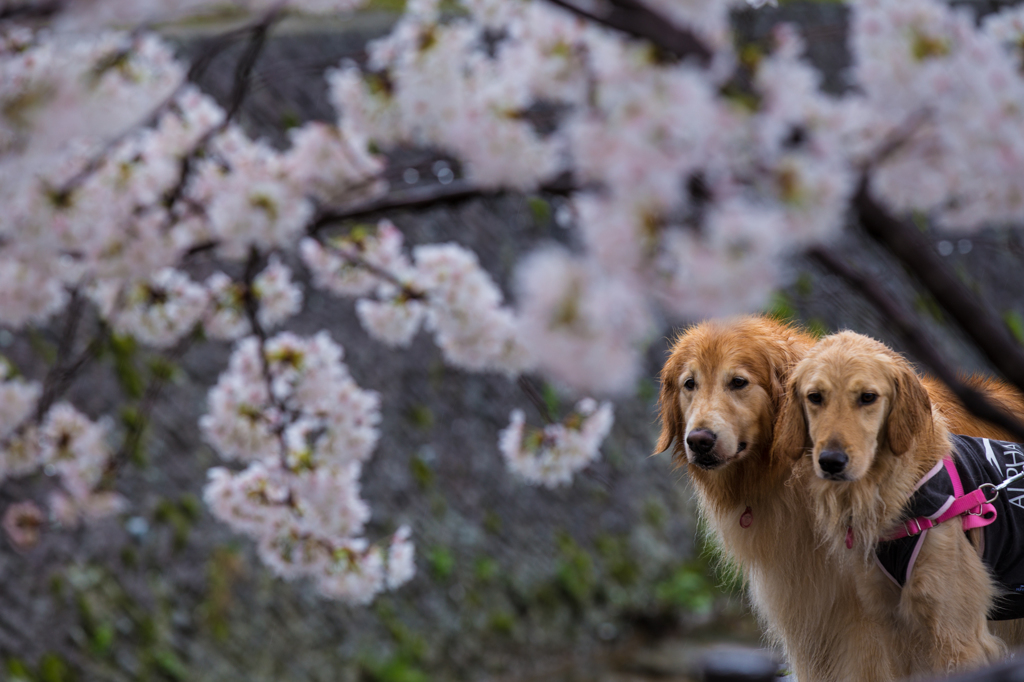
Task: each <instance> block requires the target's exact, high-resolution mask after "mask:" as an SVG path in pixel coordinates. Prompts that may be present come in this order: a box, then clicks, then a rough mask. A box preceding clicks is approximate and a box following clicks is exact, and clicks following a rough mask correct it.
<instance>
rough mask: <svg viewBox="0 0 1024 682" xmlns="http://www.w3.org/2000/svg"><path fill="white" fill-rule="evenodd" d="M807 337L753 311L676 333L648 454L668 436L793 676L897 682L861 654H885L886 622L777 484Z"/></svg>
mask: <svg viewBox="0 0 1024 682" xmlns="http://www.w3.org/2000/svg"><path fill="white" fill-rule="evenodd" d="M814 343H815V339H814V338H813V337H811V336H809V335H808V334H806V333H804V332H802V331H801V330H799V329H797V328H795V327H792V326H790V325H787V324H784V323H781V322H778V321H776V320H772V319H769V318H762V317H747V318H740V319H738V320H733V321H729V322H705V323H703V324H699V325H696V326H694V327H691V328H690V329H687V330H686V331H684V332H683V333H682V334H681V335H680V336H679V337H678V338H677V340H676V342H675V343H674V345H673V347H672V351H671V355H670V357H669V359H668V361H667V362H666V363H665V366H664V368H663V369H662V373H661V396H660V408H661V420H662V431H661V437H660V439H659V441H658V445H657V451H659V452H660V451H663V450H665V449H667V448H668V447H669V446H670V445H671V444H672V443H673V442H674V443H675V448H674V450H673V453H674V455H675V457H676V459H677V461H678V462H680V463H683V462H685V463H686V468H687V470H688V471H689V474H690V477H691V479H692V480H693V484H694V487H695V489H696V491H697V495H698V498H699V502H700V508H701V512H702V513H703V514H704V516H705V517H706V519H707V521H708V524H709V526H710V527H711V529H712V531H713V533H714V534H715V536H716V537H717V539H718V540H719V542H720V543H721V545H722V547H723V549H724V550H725V551H726V552H727V554H728V555H729V556H730V557H731V558H732V559H733V560H735V561H736V563H737V564H738V565H739V567H740V568H741V569H742V571H743V574H744V577H745V578H746V580H747V583H748V585H749V589H750V595H751V601H752V603H753V606H754V609H755V612H756V613H757V614H758V617H759V619H760V620H761V621H762V623H763V624H764V626H765V628H766V630H767V632H768V633H769V635H770V636H771V637H772V638H773V639H775V640H777V641H778V642H779V643H781V644H782V646H783V647H784V649H785V651H786V654H787V656H788V658H789V661H790V664H791V665H792V666H793V668H794V671H795V673H796V675H797V678H798V679H800V680H801V681H830V680H836V681H838V680H890V679H895V678H896V677H898V676H899V674H900V672H902V671H901V669H900V668H899V667H898V664H897V663H896V662H895V661H893V660H890V659H889V658H888V657H887V656H884V655H875V654H873V655H871V656H864V652H865V651H874V650H877V651H879V652H884V651H886V649H884V643H885V638H886V635H887V632H888V631H887V629H886V628H887V622H886V621H884V620H883V621H878V622H873V621H872V620H871V614H869V613H868V612H866V611H865V610H864V609H863V608H861V605H860V602H859V598H858V595H857V593H856V591H855V590H854V589H852V587H851V585H852V582H851V581H850V580H846V579H844V577H843V575H842V571H844V570H846V569H845V565H844V564H843V562H840V561H837V560H836V558H835V557H834V556H833V555H832V554H831V553H829V552H828V551H825V550H824V549H821V548H817V543H816V536H815V530H814V514H813V512H812V511H811V510H810V508H809V506H808V505H807V504H806V500H805V499H803V498H801V497H800V496H799V495H797V494H796V493H795V491H794V489H793V488H792V487H791V486H787V485H786V482H787V481H788V480H789V478H790V474H791V468H792V464H793V462H792V459H791V458H790V457H783V458H779V457H772V454H771V453H772V447H771V446H772V440H773V431H774V424H775V416H776V414H777V413H778V411H779V409H780V407H781V405H782V402H783V400H784V395H785V394H784V387H785V385H786V383H787V380H788V378H789V372H790V370H791V368H792V367H793V366H794V365H795V364H796V363H797V362H798V361H799V360H800V359H801V358H802V357H803V356H804V355H805V354H806V353H807V351H808V350H809V349H810V348H811V347H812V346H813V345H814ZM737 377H739V378H740V379H742V381H739V382H735V383H734V380H735V379H736V378H737ZM690 380H692V381H693V383H692V384H690V383H689V382H690ZM702 429H706V430H708V431H711V432H713V433H714V435H715V439H714V444H713V445H712V446H711V447H710V448H708V447H707V446H706V441H705V446H704V451H703V452H701V451H695V450H694V449H693V448H691V447H690V445H689V444H688V443H687V439H688V436H690V435H692V434H693V433H694V432H695V431H700V430H702ZM743 444H745V447H743ZM700 445H701V444H700V443H699V442H698V447H700ZM747 509H749V510H750V514H749V516H747V517H746V519H744V515H745V514H746V513H747ZM747 521H749V524H748V525H747V527H744V524H745V523H746V522H747ZM833 578H834V579H833Z"/></svg>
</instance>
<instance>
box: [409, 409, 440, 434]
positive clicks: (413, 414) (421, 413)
mask: <svg viewBox="0 0 1024 682" xmlns="http://www.w3.org/2000/svg"><path fill="white" fill-rule="evenodd" d="M408 417H409V421H410V422H411V423H412V425H413V426H415V427H416V428H418V429H423V430H424V431H429V430H430V429H432V428H434V412H433V410H431V409H430V408H429V407H427V406H426V405H424V404H422V403H419V404H416V405H413V406H412V407H410V408H409V413H408Z"/></svg>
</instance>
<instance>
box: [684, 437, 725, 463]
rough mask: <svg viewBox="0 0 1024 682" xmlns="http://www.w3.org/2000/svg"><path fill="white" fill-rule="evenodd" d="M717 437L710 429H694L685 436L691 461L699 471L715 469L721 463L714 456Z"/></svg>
mask: <svg viewBox="0 0 1024 682" xmlns="http://www.w3.org/2000/svg"><path fill="white" fill-rule="evenodd" d="M717 442H718V436H717V435H716V434H715V432H714V431H711V430H710V429H694V430H693V431H690V433H688V434H687V435H686V446H687V447H688V448H689V450H690V455H691V461H692V462H693V463H694V464H696V465H697V466H699V467H700V468H701V469H717V468H718V467H720V466H721V465H722V464H723V462H722V460H721V459H719V458H718V455H716V454H715V443H717Z"/></svg>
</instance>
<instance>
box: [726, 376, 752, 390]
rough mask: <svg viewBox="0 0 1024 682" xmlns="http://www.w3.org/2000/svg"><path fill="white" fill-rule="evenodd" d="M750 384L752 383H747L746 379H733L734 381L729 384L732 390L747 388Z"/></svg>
mask: <svg viewBox="0 0 1024 682" xmlns="http://www.w3.org/2000/svg"><path fill="white" fill-rule="evenodd" d="M749 383H750V382H749V381H747V380H746V379H744V378H743V377H733V378H732V381H730V382H729V387H730V388H743V387H744V386H746V385H747V384H749Z"/></svg>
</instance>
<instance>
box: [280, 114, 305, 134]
mask: <svg viewBox="0 0 1024 682" xmlns="http://www.w3.org/2000/svg"><path fill="white" fill-rule="evenodd" d="M300 125H302V117H301V116H299V114H298V113H296V111H295V110H294V109H287V110H285V111H283V112H282V113H281V128H283V129H284V130H290V129H291V128H298V127H299V126H300Z"/></svg>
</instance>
